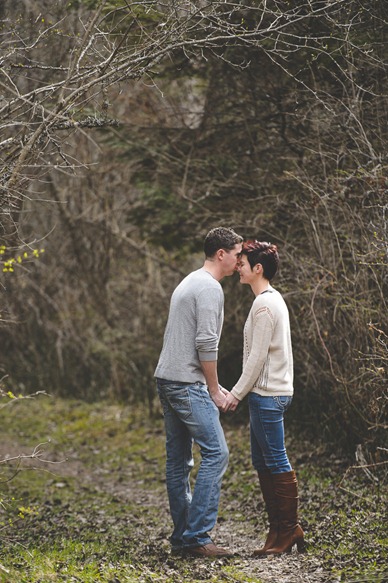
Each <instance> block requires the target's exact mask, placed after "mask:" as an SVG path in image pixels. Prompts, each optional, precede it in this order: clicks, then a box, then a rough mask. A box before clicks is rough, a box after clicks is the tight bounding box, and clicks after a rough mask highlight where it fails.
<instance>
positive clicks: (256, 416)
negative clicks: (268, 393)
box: [249, 393, 292, 474]
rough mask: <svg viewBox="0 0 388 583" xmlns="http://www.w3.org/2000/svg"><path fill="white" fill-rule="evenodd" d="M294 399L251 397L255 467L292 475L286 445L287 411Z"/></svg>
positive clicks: (250, 412) (250, 413)
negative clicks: (285, 417)
mask: <svg viewBox="0 0 388 583" xmlns="http://www.w3.org/2000/svg"><path fill="white" fill-rule="evenodd" d="M291 401H292V397H263V396H261V395H258V394H257V393H250V394H249V417H250V432H251V454H252V463H253V467H254V468H255V469H256V470H257V471H258V472H262V471H265V470H269V471H270V472H271V474H281V473H282V472H290V471H291V470H292V467H291V465H290V462H289V460H288V457H287V452H286V446H285V444H284V412H285V411H286V410H287V409H288V407H289V406H290V405H291Z"/></svg>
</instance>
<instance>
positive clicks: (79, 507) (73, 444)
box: [0, 397, 388, 583]
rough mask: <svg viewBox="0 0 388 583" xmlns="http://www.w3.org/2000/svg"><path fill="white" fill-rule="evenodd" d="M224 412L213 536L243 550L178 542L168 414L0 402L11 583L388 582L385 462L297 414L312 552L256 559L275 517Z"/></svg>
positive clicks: (2, 534)
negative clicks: (184, 546) (346, 448)
mask: <svg viewBox="0 0 388 583" xmlns="http://www.w3.org/2000/svg"><path fill="white" fill-rule="evenodd" d="M223 425H224V429H225V433H226V437H227V441H228V444H229V448H230V452H231V454H230V463H229V467H228V470H227V472H226V474H225V477H224V481H223V488H222V496H221V502H220V511H219V517H218V523H217V525H216V527H215V529H214V530H213V532H212V536H213V538H214V540H215V542H216V543H217V544H219V545H222V546H228V547H230V548H231V549H232V550H233V551H234V552H235V556H234V557H232V558H225V559H217V560H214V559H197V558H182V557H179V556H174V555H172V554H171V553H170V549H169V543H168V536H169V534H170V532H171V519H170V515H169V511H168V504H167V496H166V487H165V475H164V463H165V456H164V430H163V421H162V418H161V416H160V414H157V415H156V416H155V417H152V418H151V417H150V416H149V415H148V413H147V412H146V411H141V410H139V409H136V410H134V409H133V408H132V409H131V408H130V407H128V406H121V405H118V404H114V405H112V404H108V403H97V404H87V403H84V402H78V401H69V400H63V399H57V398H52V397H50V398H49V397H41V398H38V399H36V400H20V401H18V402H14V403H10V404H9V406H6V407H3V408H2V409H1V410H0V426H1V433H2V437H1V444H0V462H1V460H4V459H5V458H7V459H8V461H7V462H6V463H4V462H1V463H0V583H50V582H67V583H78V582H83V583H92V582H93V583H95V582H96V583H124V582H125V583H127V582H135V581H136V582H144V583H151V582H152V583H155V582H164V583H183V582H187V583H197V582H202V583H203V582H208V583H220V582H225V583H230V582H233V583H237V582H240V583H252V582H254V583H329V582H330V583H331V582H339V581H346V582H347V583H350V582H352V583H356V582H357V583H359V582H371V583H372V582H373V583H382V582H383V581H384V582H386V581H388V557H387V546H388V545H387V542H388V540H387V528H386V523H387V516H386V501H387V482H388V479H387V466H386V464H385V463H382V464H381V465H379V466H376V467H375V468H373V469H372V472H373V474H372V476H371V477H370V476H369V477H368V475H367V473H366V472H364V471H363V470H362V469H360V468H359V467H353V466H354V465H357V464H355V462H353V461H352V460H349V459H346V458H345V457H339V456H337V455H334V454H333V453H330V450H329V449H328V448H327V446H326V445H325V444H322V443H318V442H314V441H312V440H308V439H306V438H303V437H302V436H301V435H298V434H297V433H296V431H295V430H294V429H293V427H292V425H290V426H287V428H286V432H287V448H288V453H289V456H290V459H291V461H292V464H293V466H294V468H295V469H296V471H297V474H298V479H299V487H300V518H301V524H302V526H303V528H304V529H305V531H306V538H307V542H308V547H309V548H308V552H307V553H305V554H298V553H297V552H296V550H295V551H294V552H292V553H289V554H285V555H282V556H279V557H272V558H269V557H268V558H263V559H260V558H253V557H252V551H253V550H254V549H255V548H257V547H258V546H259V545H261V543H262V542H263V539H264V537H265V531H266V523H265V513H264V507H263V501H262V498H261V495H260V492H259V487H258V482H257V478H256V476H255V473H254V471H253V469H252V467H251V462H250V454H249V431H248V425H247V422H246V421H245V422H242V423H241V420H240V423H239V424H238V425H236V423H235V422H233V419H232V418H231V417H227V416H226V417H224V418H223ZM40 444H43V445H40ZM383 451H384V450H383ZM33 452H35V454H36V457H34V458H33V459H30V458H29V457H28V456H29V455H30V454H31V453H33ZM23 455H25V456H27V457H25V458H23V457H21V456H23ZM198 457H199V456H198V452H197V451H196V459H197V460H198ZM12 458H15V459H14V460H12ZM194 476H195V470H194V472H193V478H194Z"/></svg>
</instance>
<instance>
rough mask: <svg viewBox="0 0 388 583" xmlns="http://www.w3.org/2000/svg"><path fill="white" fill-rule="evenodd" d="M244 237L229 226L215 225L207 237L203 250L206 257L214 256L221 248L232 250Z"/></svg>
mask: <svg viewBox="0 0 388 583" xmlns="http://www.w3.org/2000/svg"><path fill="white" fill-rule="evenodd" d="M242 242H243V238H242V237H241V236H240V235H238V234H237V233H235V231H233V229H230V228H229V227H215V228H214V229H212V230H211V231H209V232H208V234H207V235H206V237H205V242H204V246H203V250H204V252H205V256H206V257H214V255H215V254H216V253H217V251H218V250H219V249H225V250H226V251H231V250H232V249H234V247H235V245H238V244H239V243H242Z"/></svg>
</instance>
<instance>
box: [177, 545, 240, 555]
mask: <svg viewBox="0 0 388 583" xmlns="http://www.w3.org/2000/svg"><path fill="white" fill-rule="evenodd" d="M185 554H186V555H191V556H193V557H232V556H233V553H232V551H229V550H228V549H223V548H221V547H217V546H216V545H215V544H214V543H209V544H207V545H200V546H198V547H189V548H188V549H185Z"/></svg>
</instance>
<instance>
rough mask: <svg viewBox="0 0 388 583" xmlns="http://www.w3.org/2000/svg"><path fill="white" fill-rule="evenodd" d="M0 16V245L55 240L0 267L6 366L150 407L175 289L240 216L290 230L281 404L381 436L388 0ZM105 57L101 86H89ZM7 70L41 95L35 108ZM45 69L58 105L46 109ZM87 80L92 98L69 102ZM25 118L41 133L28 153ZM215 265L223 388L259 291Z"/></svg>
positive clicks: (336, 430)
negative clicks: (288, 383)
mask: <svg viewBox="0 0 388 583" xmlns="http://www.w3.org/2000/svg"><path fill="white" fill-rule="evenodd" d="M97 14H98V18H97V16H96V15H97ZM0 16H1V19H2V36H3V39H4V41H5V42H4V43H3V49H2V54H3V61H2V62H3V63H4V69H3V74H2V78H1V91H3V95H2V99H3V100H5V104H3V102H0V115H1V120H2V123H4V127H7V131H8V132H9V134H7V136H8V135H9V138H7V139H10V140H13V141H12V148H10V147H9V146H8V145H7V144H6V145H4V143H3V145H2V149H0V154H1V164H2V166H1V174H0V178H1V184H2V191H1V194H0V196H1V197H2V198H1V215H0V222H1V224H2V225H3V232H2V235H1V241H0V243H2V244H4V246H5V248H6V250H7V253H6V254H5V256H4V260H6V259H8V258H9V257H10V256H13V255H15V254H16V253H19V252H22V251H23V250H24V249H30V248H31V246H33V245H35V244H37V245H39V246H43V247H44V248H45V254H44V256H43V257H41V258H39V261H33V262H31V263H27V264H26V263H23V264H22V265H20V266H19V268H18V269H15V271H14V272H13V273H8V272H3V273H1V275H0V277H1V294H2V301H1V326H0V342H1V347H2V349H1V359H0V375H1V376H2V377H3V380H2V384H3V386H4V387H8V388H9V389H10V390H12V391H14V392H15V393H19V392H25V393H29V392H35V391H37V390H44V391H47V392H49V393H53V394H59V395H62V396H69V397H70V396H71V397H81V398H83V399H87V400H96V399H101V398H109V399H112V400H123V401H127V402H128V401H129V402H131V403H133V406H134V407H135V406H136V403H137V402H140V401H142V402H144V401H146V402H148V404H149V408H150V414H154V412H155V409H156V410H157V411H158V404H157V401H156V398H155V390H154V379H153V371H154V368H155V365H156V362H157V359H158V355H159V351H160V348H161V344H162V338H163V332H164V326H165V322H166V318H167V312H168V305H169V299H170V295H171V293H172V291H173V289H174V287H175V286H176V285H177V284H178V282H179V281H180V280H181V279H182V278H183V277H184V276H185V275H186V274H187V273H188V272H189V271H191V270H192V269H195V268H197V267H200V266H201V264H202V261H203V254H202V242H203V239H204V236H205V235H206V232H207V231H208V230H209V229H210V228H212V227H214V226H217V225H224V226H231V227H233V228H234V229H235V230H236V231H237V232H239V233H240V234H242V235H243V236H244V237H246V238H257V239H261V240H270V241H271V242H274V243H277V244H278V246H279V249H280V256H281V268H280V272H279V274H278V276H277V277H276V279H275V280H274V285H275V287H277V288H278V289H279V291H281V293H282V294H283V295H284V297H285V299H286V301H287V304H288V306H289V310H290V315H291V325H292V334H293V346H294V358H295V399H294V404H293V407H292V408H291V410H290V413H289V415H290V416H291V417H292V418H293V419H294V420H295V421H297V423H298V424H299V426H300V428H301V430H303V431H307V432H308V433H309V434H311V435H312V436H314V434H316V433H319V434H320V435H324V436H326V437H327V439H328V440H329V441H331V442H336V444H337V445H338V444H340V446H341V447H342V448H344V449H351V450H353V449H354V447H355V445H356V444H357V443H364V444H367V445H369V446H370V450H371V451H372V452H373V451H374V448H376V447H378V446H381V445H382V443H383V442H384V438H385V434H386V427H387V426H386V423H387V420H386V412H387V333H388V327H387V313H388V312H387V303H386V298H387V187H388V176H387V167H388V161H387V130H388V126H387V87H388V85H387V80H388V79H387V70H388V69H387V44H386V30H387V28H386V25H387V16H388V9H387V6H386V3H384V2H383V1H376V0H374V1H372V2H369V3H368V5H365V3H363V2H360V1H358V0H351V1H350V2H337V3H333V2H329V1H324V0H322V1H317V2H312V3H311V2H305V1H302V0H298V2H295V3H289V2H286V1H282V2H281V1H272V2H269V3H265V5H263V4H262V3H259V2H255V1H253V0H245V1H244V2H242V3H239V4H238V5H236V4H232V3H228V2H213V3H211V7H209V6H207V5H206V3H202V2H199V3H196V4H195V5H194V4H191V3H190V2H171V3H170V4H169V5H164V4H162V3H157V2H138V3H136V4H131V3H127V2H123V1H121V0H112V1H110V2H98V1H97V0H88V1H81V0H79V1H78V2H75V1H73V2H57V3H54V5H52V3H49V2H47V1H45V0H37V1H35V2H34V3H32V2H29V1H28V0H23V1H21V2H19V3H18V4H17V5H13V4H12V3H11V2H8V3H7V2H5V3H3V5H2V7H1V13H0ZM88 19H91V20H89V21H88ZM93 19H94V20H93ZM43 20H44V23H45V26H46V27H47V26H50V34H48V33H47V34H46V35H45V42H44V43H41V42H40V40H39V39H40V37H39V34H42V31H41V29H39V30H38V23H40V24H39V27H40V26H41V23H42V21H43ZM10 22H12V23H13V24H12V27H11V28H10V24H9V23H10ZM86 22H91V23H92V24H91V25H90V26H89V25H88V26H89V28H88V26H86V24H85V23H86ZM45 30H46V29H45ZM39 31H40V32H39ZM11 32H12V34H13V36H12V37H11V36H10V35H11ZM81 37H82V38H83V39H84V40H83V41H82V42H84V44H83V45H82V44H81V45H79V44H78V43H80V38H81ZM15 38H16V39H19V40H20V39H23V43H20V42H19V44H17V42H18V41H15ZM27 40H28V43H29V44H28V43H27ZM108 41H109V42H111V44H110V45H109V46H108ZM93 43H97V44H96V45H95V44H93ZM91 47H95V50H94V52H91ZM48 48H49V50H47V49H48ZM77 51H78V52H77ZM104 51H107V55H108V56H106V55H105V56H104ZM74 55H78V57H77V58H78V61H77V66H75V65H74V66H73V65H72V63H74V62H75V61H74V59H75V57H74ZM80 55H81V56H80ZM81 57H82V60H81ZM103 57H104V58H103ZM72 59H73V61H72ZM98 59H100V61H99V60H98ZM104 59H105V60H104ZM125 59H127V61H125ZM140 62H141V63H142V64H141V65H139V63H140ZM38 63H40V64H41V65H42V66H41V67H38V66H37V64H38ZM80 63H81V64H82V67H83V68H82V67H80ZM43 65H44V66H43ZM108 66H109V67H111V69H109V71H110V73H109V74H110V75H111V76H110V77H108V78H107V77H106V76H105V77H104V75H103V73H104V74H105V71H106V70H108V69H107V67H108ZM93 67H94V69H93ZM92 69H93V71H94V72H93V75H94V77H93V79H96V78H97V79H98V75H100V77H101V82H99V85H95V86H96V87H98V91H97V90H96V91H94V90H93V91H92V90H91V89H90V88H89V85H88V86H87V87H86V85H87V83H88V77H87V75H88V74H89V73H88V71H89V70H90V71H91V70H92ZM26 71H27V73H28V74H27V75H26ZM96 71H98V73H96ZM70 73H71V74H72V76H70ZM90 74H91V73H90ZM64 78H65V79H66V82H64V83H63V84H62V85H61V90H62V94H61V95H59V93H58V95H57V87H56V86H55V83H58V84H60V81H61V79H64ZM94 82H95V81H93V83H94ZM82 83H83V84H84V85H83V86H82ZM90 86H91V85H90ZM14 87H17V89H18V92H19V94H20V95H23V94H24V95H26V94H27V93H28V95H29V98H28V99H29V100H30V101H32V97H31V95H32V94H33V95H34V99H35V105H31V103H30V108H29V109H28V110H27V109H26V110H25V113H23V116H24V117H23V123H21V122H20V119H21V115H22V114H21V113H20V110H21V107H22V106H20V107H19V109H18V106H17V103H16V97H15V94H16V93H15V89H14ZM39 87H45V92H44V95H45V100H46V101H45V103H44V107H46V108H48V110H49V111H54V109H55V107H56V106H57V107H58V117H57V118H55V119H57V120H60V121H57V126H56V127H54V126H50V127H48V126H47V127H45V125H44V122H45V119H44V113H41V112H40V110H39V104H40V103H41V102H40V101H39V99H41V97H39V95H40V93H39ZM76 87H77V88H78V89H79V88H82V89H83V92H82V99H81V98H80V99H79V100H78V101H74V102H70V101H69V100H68V101H65V103H66V104H69V106H68V109H66V110H64V109H63V100H64V99H66V97H64V96H66V95H67V96H69V95H70V91H71V90H74V93H75V88H76ZM31 92H32V93H31ZM42 94H43V92H42ZM80 95H81V93H80ZM48 99H50V100H51V101H50V103H51V105H47V103H48ZM60 99H62V102H61V101H60ZM23 103H24V104H25V103H26V99H24V101H23ZM55 104H57V105H55ZM70 105H71V108H70ZM42 111H43V106H42ZM60 115H62V117H59V116H60ZM19 116H20V117H19ZM75 120H76V121H77V122H79V125H78V126H77V125H76V124H75ZM112 120H113V121H112ZM70 122H71V123H70ZM30 123H31V124H33V123H35V124H37V123H40V124H41V127H42V133H41V137H40V141H38V140H37V141H35V142H33V144H34V148H35V149H34V150H32V149H30V150H29V151H28V156H29V157H27V158H23V165H21V164H19V162H20V160H21V157H22V155H23V152H25V151H26V144H27V145H28V143H29V142H28V139H27V138H26V137H25V136H26V131H27V132H28V131H30V132H31V135H32V131H33V127H32V126H31V128H30V126H29V125H28V124H30ZM60 124H62V125H60ZM21 126H23V127H22V128H21ZM39 127H40V126H39ZM8 128H11V129H8ZM26 128H27V130H26ZM23 132H24V133H23ZM27 137H28V135H27ZM45 140H46V141H45ZM16 207H17V213H15V211H14V209H15V208H16ZM11 219H12V220H11ZM223 286H224V289H225V325H224V331H223V337H222V341H221V345H220V354H219V373H220V380H221V382H222V384H223V385H224V386H226V387H227V388H231V387H232V386H233V384H234V382H235V381H236V380H237V379H238V377H239V374H240V370H241V357H242V329H243V325H244V321H245V318H246V316H247V313H248V311H249V308H250V305H251V301H252V297H251V294H250V290H248V289H245V287H244V288H242V287H241V286H240V284H239V283H238V281H237V278H235V277H232V278H227V280H225V281H224V282H223ZM244 420H245V405H243V406H242V407H241V411H240V412H239V413H238V414H237V415H236V422H244Z"/></svg>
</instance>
